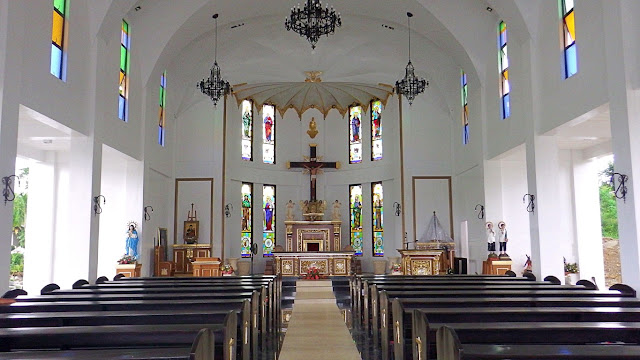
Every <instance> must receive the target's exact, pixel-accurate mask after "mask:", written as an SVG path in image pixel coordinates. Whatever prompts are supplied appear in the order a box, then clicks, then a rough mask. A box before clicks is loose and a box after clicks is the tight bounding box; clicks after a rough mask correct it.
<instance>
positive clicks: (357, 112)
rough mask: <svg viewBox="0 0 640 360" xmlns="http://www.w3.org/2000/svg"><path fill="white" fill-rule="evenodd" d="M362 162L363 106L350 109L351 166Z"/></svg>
mask: <svg viewBox="0 0 640 360" xmlns="http://www.w3.org/2000/svg"><path fill="white" fill-rule="evenodd" d="M360 162H362V106H359V105H358V106H351V107H349V164H357V163H360Z"/></svg>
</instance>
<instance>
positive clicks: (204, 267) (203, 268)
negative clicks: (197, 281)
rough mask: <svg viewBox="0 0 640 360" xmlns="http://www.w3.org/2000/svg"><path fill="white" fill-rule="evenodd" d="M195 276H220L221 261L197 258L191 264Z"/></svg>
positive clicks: (210, 258)
mask: <svg viewBox="0 0 640 360" xmlns="http://www.w3.org/2000/svg"><path fill="white" fill-rule="evenodd" d="M191 265H192V266H193V276H196V277H213V276H220V259H218V258H212V257H204V258H196V259H195V261H193V262H191Z"/></svg>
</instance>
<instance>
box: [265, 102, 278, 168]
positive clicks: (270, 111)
mask: <svg viewBox="0 0 640 360" xmlns="http://www.w3.org/2000/svg"><path fill="white" fill-rule="evenodd" d="M275 110H276V107H275V106H273V105H264V106H263V107H262V134H263V135H262V161H263V162H264V163H265V164H275V163H276V152H275V148H276V111H275Z"/></svg>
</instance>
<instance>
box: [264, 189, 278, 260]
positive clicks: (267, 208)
mask: <svg viewBox="0 0 640 360" xmlns="http://www.w3.org/2000/svg"><path fill="white" fill-rule="evenodd" d="M262 211H263V212H264V214H263V215H264V217H263V221H262V254H263V255H264V256H271V255H272V254H271V253H272V251H273V247H274V246H275V245H276V244H275V238H276V224H275V221H276V187H275V186H274V185H264V186H263V187H262Z"/></svg>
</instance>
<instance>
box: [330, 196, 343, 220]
mask: <svg viewBox="0 0 640 360" xmlns="http://www.w3.org/2000/svg"><path fill="white" fill-rule="evenodd" d="M340 206H342V204H341V203H340V202H339V201H338V200H336V201H334V202H333V211H332V212H331V220H333V221H339V220H340Z"/></svg>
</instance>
